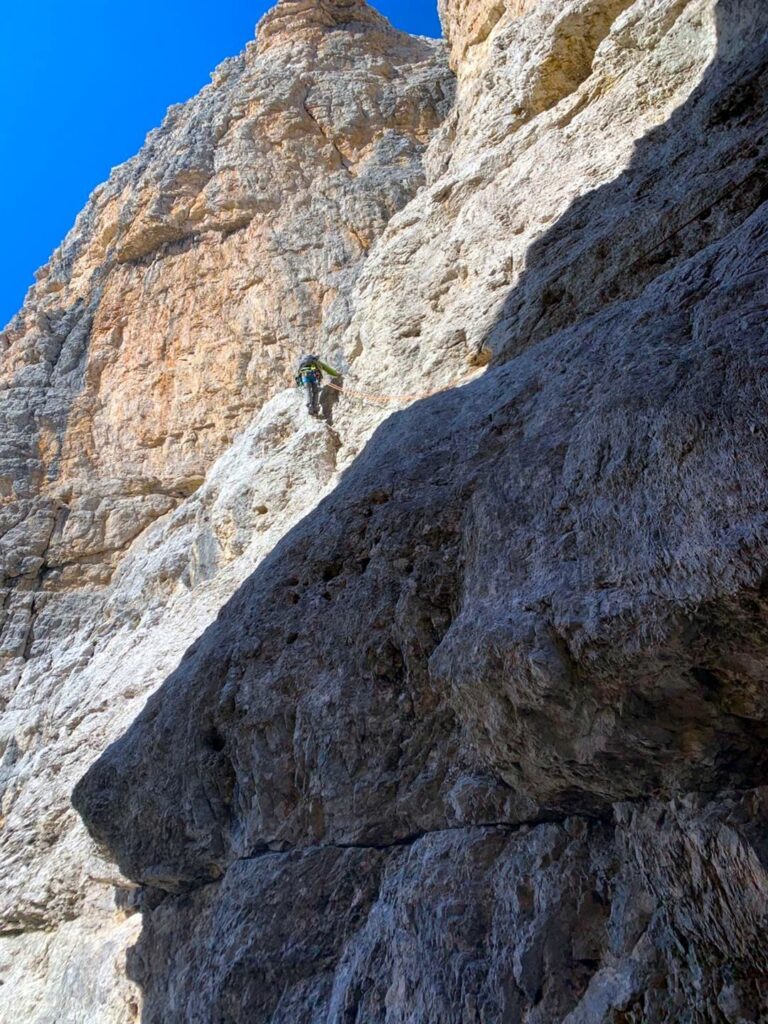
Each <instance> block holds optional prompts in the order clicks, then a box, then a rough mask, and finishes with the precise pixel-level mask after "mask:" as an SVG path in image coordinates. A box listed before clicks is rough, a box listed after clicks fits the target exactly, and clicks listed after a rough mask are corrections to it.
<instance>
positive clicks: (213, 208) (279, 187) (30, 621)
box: [0, 2, 453, 1020]
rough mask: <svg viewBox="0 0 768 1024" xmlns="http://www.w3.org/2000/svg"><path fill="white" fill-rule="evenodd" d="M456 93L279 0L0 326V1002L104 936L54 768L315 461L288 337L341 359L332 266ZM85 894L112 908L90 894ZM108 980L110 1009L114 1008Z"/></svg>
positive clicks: (193, 624)
mask: <svg viewBox="0 0 768 1024" xmlns="http://www.w3.org/2000/svg"><path fill="white" fill-rule="evenodd" d="M452 93H453V76H452V75H451V73H450V72H449V70H448V68H447V65H446V62H445V58H444V54H443V46H442V44H440V43H437V42H435V41H430V40H424V39H421V40H419V39H412V38H410V37H408V36H406V35H403V34H402V33H399V32H396V31H395V30H394V29H393V28H392V27H391V26H390V25H389V24H388V23H387V22H386V21H385V20H384V19H383V18H381V17H380V16H379V15H377V14H376V13H375V12H374V11H373V10H372V9H370V8H369V7H367V6H366V5H365V4H363V3H348V2H347V3H344V2H340V3H328V4H324V5H315V4H299V3H290V2H283V3H281V4H280V5H279V6H278V8H276V10H275V11H273V12H272V13H271V14H270V15H268V16H267V17H266V18H265V19H264V21H263V22H262V24H261V25H260V27H259V32H258V38H257V41H256V42H254V43H252V44H250V45H249V46H248V47H247V49H246V51H245V53H243V54H242V55H241V56H239V57H236V58H234V59H232V60H230V61H227V62H225V63H224V64H223V65H222V66H221V67H220V68H218V69H217V70H216V72H215V73H214V75H213V82H212V84H211V85H210V86H208V87H207V88H206V89H204V90H203V92H202V93H201V94H200V95H199V96H198V97H197V98H195V99H194V100H192V101H191V102H190V103H188V104H185V105H183V106H180V107H176V108H173V109H172V110H171V111H169V114H168V117H167V119H166V121H165V122H164V124H163V126H162V127H161V128H160V129H158V130H157V131H155V132H153V133H152V134H151V135H150V136H149V138H148V140H147V143H146V145H145V147H144V148H143V150H142V151H141V153H140V154H139V155H138V156H137V157H136V158H135V159H134V160H132V161H130V162H129V163H127V164H125V165H124V166H122V167H120V168H118V169H117V170H116V171H115V172H114V174H113V176H112V178H111V179H110V180H109V182H107V184H106V185H104V186H102V187H101V188H100V189H98V190H97V191H96V193H95V194H94V195H93V197H92V199H91V201H90V202H89V205H88V207H87V208H86V209H85V211H84V212H83V213H82V214H81V216H80V218H79V219H78V221H77V223H76V225H75V227H74V229H73V231H72V232H71V233H70V235H69V236H68V237H67V239H66V240H65V242H64V243H63V245H62V247H61V248H60V249H59V250H58V251H57V252H56V253H55V254H54V256H53V258H52V260H51V262H50V264H49V265H48V266H47V267H46V268H44V269H43V270H42V271H41V272H40V273H39V274H38V283H37V284H36V285H35V287H34V288H33V289H32V291H31V292H30V295H29V296H28V299H27V302H26V303H25V306H24V308H23V309H22V310H21V312H20V313H19V315H18V316H17V317H16V318H15V320H14V321H13V322H12V323H11V325H10V326H9V327H8V329H7V330H6V331H5V332H4V334H3V335H2V340H1V341H0V346H1V347H2V350H3V367H2V387H3V398H2V402H1V403H0V417H2V421H3V425H2V431H0V439H1V440H0V445H1V446H2V455H1V456H0V458H1V459H2V469H1V470H0V474H1V475H2V485H1V486H2V494H3V504H2V511H1V512H0V516H1V517H2V520H1V521H2V534H3V536H2V540H0V569H1V571H2V575H3V581H2V582H3V590H2V593H3V601H2V612H1V613H0V632H1V636H2V651H1V655H2V669H3V674H2V688H1V689H0V711H1V714H0V750H2V768H0V780H2V782H1V784H2V822H3V831H2V838H1V839H0V844H1V845H2V859H3V863H4V864H5V865H6V866H7V867H8V870H7V871H5V872H4V873H3V881H2V884H1V885H0V922H2V930H3V933H4V934H6V935H12V936H14V938H13V939H11V940H9V941H8V942H7V943H4V944H3V949H4V952H2V953H0V956H2V958H3V966H4V968H5V970H4V971H3V974H4V980H5V982H6V984H5V987H4V989H3V995H4V996H7V995H8V994H9V993H10V992H11V991H12V990H13V992H14V1000H15V1003H14V1005H13V1006H12V1007H9V1009H8V1014H9V1015H10V1016H11V1017H13V1018H14V1019H19V1016H21V1017H22V1018H23V1019H29V1020H32V1019H38V1017H35V1016H34V1015H35V1013H37V1014H38V1015H39V1019H40V1020H42V1019H44V1014H45V1013H50V1014H51V1017H52V1019H56V1020H61V1019H63V1018H64V1017H66V1014H67V1013H69V1012H70V1008H71V1007H70V1004H69V1003H68V1004H67V1006H68V1007H70V1008H68V1009H66V1010H65V1009H64V1008H63V1004H61V1003H60V1002H58V1003H57V1002H56V1001H55V1000H54V1003H53V1004H48V1003H46V1000H45V999H44V998H42V997H41V995H40V993H41V992H42V991H43V990H45V989H46V987H48V988H49V989H50V990H51V991H52V992H55V991H56V990H57V988H60V987H61V985H60V980H61V978H60V975H61V974H62V973H63V972H64V971H65V970H66V971H67V972H68V973H69V975H70V976H74V975H75V974H76V973H77V970H79V968H77V967H76V964H78V963H79V964H81V967H82V972H83V976H84V977H87V976H88V972H89V971H90V970H91V969H92V965H93V957H94V948H98V944H99V942H102V941H105V940H104V936H103V935H102V936H101V937H99V936H97V937H96V939H95V940H94V942H92V943H90V945H89V942H90V940H89V937H88V930H89V929H91V930H92V929H93V927H95V924H94V922H98V921H105V920H106V921H108V922H109V928H110V929H111V928H112V927H113V922H114V916H115V915H114V911H113V910H110V909H109V905H110V904H111V902H112V898H111V889H110V886H109V882H110V881H111V880H112V877H113V875H114V872H112V871H111V870H110V869H109V868H108V866H106V865H104V864H102V863H100V862H99V861H98V859H95V860H94V858H93V854H92V852H91V849H90V844H89V843H88V841H87V839H86V836H85V833H84V831H83V830H82V826H80V825H79V824H78V821H77V818H76V815H74V813H73V812H72V810H71V808H70V806H69V797H70V793H71V789H72V786H73V785H74V783H75V782H76V780H77V778H78V777H79V776H80V775H81V774H82V773H83V771H84V770H85V768H86V767H87V765H88V763H90V761H92V760H93V759H94V757H96V756H98V754H99V753H100V752H101V751H102V750H103V748H104V746H105V745H107V744H108V743H109V742H110V741H111V740H112V739H114V738H116V737H117V736H119V735H120V733H121V732H122V731H123V730H124V729H125V728H126V727H127V726H128V725H129V723H130V722H131V721H132V719H133V718H134V717H135V715H136V714H137V713H138V711H139V709H140V708H141V706H142V704H143V701H144V700H145V699H146V695H147V692H149V690H151V688H152V687H154V686H157V685H158V684H159V683H160V682H161V681H162V679H163V678H164V677H165V676H166V675H168V673H169V672H170V671H171V670H172V668H173V667H174V665H175V664H176V662H177V661H178V659H179V657H180V656H181V654H182V653H183V651H184V649H185V647H187V646H188V645H189V644H190V643H191V642H192V641H193V640H194V638H195V637H196V636H197V635H198V634H199V632H200V631H201V630H202V629H204V628H205V626H206V625H207V624H208V623H209V622H210V621H211V619H212V618H213V617H215V615H216V612H217V611H218V609H219V607H220V606H221V604H222V603H223V602H224V600H226V598H227V597H228V596H230V595H231V593H232V592H233V591H234V590H235V589H236V587H237V585H238V584H239V583H240V582H241V581H242V580H243V579H244V578H245V577H246V576H247V575H248V574H249V573H250V572H251V571H252V569H253V567H254V566H255V564H257V562H258V560H259V559H260V558H261V557H262V556H263V554H264V553H265V551H268V550H269V549H270V547H272V546H274V544H275V542H276V540H277V539H278V538H279V536H280V534H281V533H282V532H284V530H285V529H287V528H288V527H289V526H290V525H291V524H292V522H293V521H295V519H296V518H297V517H299V516H300V515H301V514H303V513H304V512H305V511H306V510H307V509H309V508H311V506H312V504H313V503H314V502H315V501H316V500H317V499H318V496H319V495H320V493H322V488H323V486H324V485H325V484H326V483H327V482H328V481H329V479H330V477H331V475H332V474H333V472H334V469H335V455H336V452H337V450H338V447H339V439H338V436H337V435H336V434H335V433H334V432H333V431H332V430H329V429H323V430H318V429H313V427H312V426H311V425H310V426H308V425H306V424H305V423H304V421H303V419H302V418H300V416H299V410H300V406H299V404H298V400H297V399H296V400H294V396H293V395H292V394H290V393H288V394H286V391H285V389H286V387H289V386H290V383H291V380H292V375H293V368H294V365H295V362H296V359H297V355H298V354H299V353H300V352H301V351H302V349H303V350H310V351H311V350H313V349H315V348H322V349H323V350H325V351H328V350H329V349H331V348H332V347H333V349H334V352H335V354H336V355H338V357H339V360H340V362H341V363H342V365H343V364H344V363H345V362H346V360H347V358H348V355H349V354H348V353H346V352H345V350H344V348H343V346H342V345H341V342H340V338H341V335H342V333H343V331H344V328H345V326H346V324H347V323H348V320H349V309H348V298H349V293H350V290H351V288H352V285H353V283H354V280H355V278H356V277H357V275H358V274H359V271H360V267H361V265H362V263H363V261H364V259H365V256H366V253H367V251H368V249H369V248H370V246H371V245H372V243H373V241H374V240H375V238H376V237H377V236H378V235H379V234H380V233H381V231H382V229H383V228H384V226H385V224H386V223H387V221H388V220H389V218H390V217H391V216H392V214H393V213H394V212H395V211H396V210H397V209H399V208H400V207H402V206H403V205H405V204H406V203H407V202H408V201H409V200H410V199H411V198H412V197H413V195H414V194H415V192H416V191H417V189H418V188H419V187H420V186H421V185H422V184H423V182H424V171H423V169H422V153H423V150H424V146H425V144H426V142H427V140H428V139H429V137H430V135H431V133H432V132H433V130H434V129H435V127H436V126H437V125H438V124H439V123H440V121H441V120H442V119H443V117H444V116H445V115H446V113H447V112H448V109H449V106H450V102H451V97H452ZM260 410H261V413H260ZM254 417H255V419H254ZM243 428H246V429H245V432H244V433H242V430H243ZM238 431H240V432H241V433H240V434H239V435H238ZM236 435H238V440H237V441H236V442H235V445H234V447H230V445H231V443H232V441H233V438H234V437H235V436H236ZM220 456H221V458H222V460H223V461H221V462H220V463H218V468H217V469H215V470H213V469H212V468H211V467H212V465H213V463H214V462H215V460H216V459H217V458H218V457H220ZM276 456H277V457H276ZM204 480H205V483H203V481H204ZM94 879H95V880H96V881H94ZM93 904H100V905H101V904H104V905H106V907H107V912H106V916H105V913H104V912H103V907H102V909H99V910H97V911H96V912H95V916H93V915H92V917H87V913H86V912H87V910H88V908H89V907H90V906H91V905H93ZM83 914H86V917H87V922H86V923H85V924H84V925H83V928H82V929H81V930H80V931H78V928H77V922H78V921H80V922H83V921H85V920H86V918H84V917H83ZM118 916H120V915H118ZM65 922H72V924H66V925H65ZM88 922H90V923H88ZM135 923H136V919H135V918H134V919H133V921H127V922H125V925H124V927H125V928H126V929H128V930H130V929H134V930H135ZM60 926H63V928H64V930H63V931H61V930H60V931H58V932H56V933H55V938H53V937H52V935H53V934H54V933H52V932H51V929H55V928H60ZM120 927H123V925H122V924H120ZM124 946H125V941H124V936H122V937H118V941H117V945H116V948H117V950H118V953H119V952H120V950H121V949H123V950H124ZM104 948H105V950H106V945H105V947H104ZM105 963H106V964H107V968H108V967H109V956H108V955H107V953H106V952H105ZM107 968H105V970H107ZM8 972H12V973H10V974H9V973H8ZM107 973H109V971H108V970H107ZM112 986H113V987H114V983H113V982H112ZM64 987H66V986H64ZM97 988H98V986H90V985H88V984H85V985H84V986H83V992H82V1002H81V1003H78V1002H77V997H76V996H75V995H74V994H73V995H72V996H71V1000H72V1002H71V1006H75V1007H77V1006H78V1005H79V1006H80V1007H81V1009H80V1011H79V1016H77V1018H76V1019H78V1020H80V1019H82V1020H94V1019H95V1018H96V1017H97V1016H99V1014H102V1015H106V1014H107V1012H108V1011H107V1010H106V1009H105V1008H104V1006H102V1005H101V1003H99V1001H98V1000H100V999H101V998H102V996H103V995H104V993H105V992H107V993H108V990H109V984H107V983H106V982H105V984H104V985H103V986H102V987H101V990H100V991H98V992H96V990H97ZM92 990H93V992H95V993H96V994H95V995H94V999H96V1003H95V1004H94V1006H92V1007H90V1008H89V1007H88V1003H87V1000H88V996H87V993H88V992H89V991H92ZM58 998H59V997H58V996H57V997H56V999H58ZM68 998H69V997H68ZM127 998H128V1000H129V1003H128V1005H127V1006H126V1007H124V1008H123V1007H120V1009H119V1011H115V1012H120V1013H123V1012H125V1013H128V1014H129V1017H130V1013H131V1012H132V1011H131V1007H130V998H131V997H127ZM57 1007H58V1009H57ZM72 1012H74V1011H72ZM109 1012H112V1011H109ZM4 1019H5V1018H4ZM45 1019H47V1018H45ZM67 1019H68V1018H67ZM73 1019H74V1018H73ZM104 1019H106V1016H104Z"/></svg>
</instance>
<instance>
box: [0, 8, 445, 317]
mask: <svg viewBox="0 0 768 1024" xmlns="http://www.w3.org/2000/svg"><path fill="white" fill-rule="evenodd" d="M0 6H1V7H2V10H0V224H2V228H3V244H2V259H1V260H0V328H2V326H4V325H5V324H6V322H7V321H8V320H9V319H10V318H11V316H13V314H14V313H15V312H16V310H17V309H18V308H19V306H20V305H21V303H22V300H23V298H24V294H25V292H26V290H27V288H28V287H29V285H31V284H32V281H33V273H34V271H35V270H36V269H37V268H38V267H40V266H42V265H43V264H44V263H45V262H46V261H47V259H48V256H49V255H50V253H51V252H52V251H53V249H55V247H56V246H57V245H58V244H59V242H60V241H61V240H62V239H63V237H64V235H65V234H66V233H67V231H68V230H69V228H70V227H71V226H72V223H73V221H74V219H75V217H76V215H77V213H78V212H79V210H80V209H82V207H83V206H84V204H85V201H86V199H87V198H88V195H89V193H90V192H91V191H92V190H93V189H94V188H95V186H96V185H98V184H99V182H101V181H104V180H105V179H106V178H107V177H108V176H109V171H110V168H112V167H114V166H115V165H116V164H119V163H122V162H123V161H124V160H127V159H128V157H130V156H132V155H133V154H134V153H135V152H136V151H137V150H138V148H139V147H140V146H141V144H142V142H143V140H144V136H145V135H146V134H147V132H148V131H149V130H150V129H151V128H154V127H155V126H156V125H158V124H159V123H160V121H161V120H162V118H163V115H164V114H165V110H166V108H167V107H168V106H169V105H170V104H171V103H179V102H181V101H183V100H186V99H189V97H190V96H193V95H194V94H195V93H196V92H198V90H199V89H201V88H202V87H203V86H204V85H205V84H206V83H207V82H208V81H209V73H210V72H211V71H212V70H213V69H214V67H215V66H216V65H217V64H218V63H219V62H220V61H222V60H223V59H224V58H225V57H231V56H232V55H233V54H236V53H239V52H240V50H242V49H243V47H244V46H245V44H246V43H247V42H248V41H249V40H250V39H252V38H253V30H254V26H255V24H256V22H257V21H258V19H259V18H260V17H261V15H262V14H263V13H264V11H266V10H267V9H268V8H269V7H271V6H272V3H271V2H269V0H215V2H213V3H212V2H211V0H207V2H203V0H129V2H127V3H121V2H120V0H68V2H67V0H4V2H0ZM375 6H376V7H377V8H378V9H379V10H380V11H382V13H384V14H386V16H387V17H388V18H389V19H390V20H391V21H392V22H394V24H395V25H397V26H398V28H403V29H406V30H407V31H409V32H418V33H420V34H422V35H430V36H438V35H439V34H440V26H439V22H438V19H437V13H436V10H435V7H436V4H435V2H434V0H379V2H376V3H375Z"/></svg>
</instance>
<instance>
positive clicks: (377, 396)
mask: <svg viewBox="0 0 768 1024" xmlns="http://www.w3.org/2000/svg"><path fill="white" fill-rule="evenodd" d="M767 156H768V149H766V150H763V151H762V152H760V153H759V154H758V156H757V157H756V158H755V159H754V161H753V163H752V166H751V167H750V169H749V171H748V173H747V174H745V175H744V177H742V178H739V180H738V181H736V182H734V183H732V184H729V185H727V186H726V187H725V188H724V189H722V190H721V191H720V192H718V193H717V194H716V195H715V196H714V198H712V199H710V200H709V201H708V202H707V203H706V204H705V205H704V206H702V207H700V209H698V210H697V212H696V213H695V214H693V216H691V217H689V218H688V219H687V220H685V221H684V222H683V223H682V224H680V225H678V227H676V228H673V230H672V231H670V232H668V233H667V234H666V235H664V237H663V238H662V239H661V240H660V241H658V242H656V243H655V244H654V245H652V246H651V248H650V249H647V250H646V251H645V252H643V253H641V254H640V255H639V256H637V257H636V258H635V259H634V260H633V261H632V262H631V263H630V264H629V266H628V267H627V269H628V270H632V269H633V268H634V267H635V266H637V264H638V263H640V262H641V261H643V260H646V259H648V257H649V256H651V255H652V254H653V253H655V252H656V251H657V250H658V249H660V248H661V246H662V245H664V243H665V242H668V241H669V240H670V239H671V238H674V237H675V235H679V234H680V233H681V232H682V231H685V229H686V228H687V227H690V225H691V224H693V223H694V222H695V221H697V220H698V219H699V218H700V217H701V215H702V214H703V213H706V211H707V210H711V209H712V208H713V207H715V206H718V205H719V204H720V203H721V202H722V201H723V200H724V199H728V198H729V197H730V196H731V195H733V194H735V193H736V192H737V191H738V190H739V189H740V188H742V187H743V186H744V185H746V183H747V182H748V181H749V179H750V178H751V177H752V176H753V175H754V174H755V173H756V172H759V171H760V170H761V169H762V168H763V167H764V164H765V160H766V157H767ZM284 347H285V348H288V349H292V350H293V351H294V352H298V351H302V352H303V351H304V350H303V349H299V347H298V346H297V345H292V344H291V343H290V342H286V343H285V344H284ZM478 369H479V367H473V368H471V369H469V370H468V371H467V372H466V373H465V374H464V375H463V376H461V377H456V378H454V379H453V380H451V381H449V382H448V383H447V384H443V385H442V387H439V388H431V389H430V390H428V391H413V392H403V393H401V394H384V393H383V392H378V391H361V390H358V389H356V388H354V387H351V388H349V387H346V386H343V385H340V384H334V383H333V381H332V380H331V381H329V382H328V383H327V384H325V385H324V386H325V387H328V388H332V389H333V390H334V391H337V392H338V393H339V394H341V395H346V396H347V397H348V398H357V399H359V400H360V401H362V402H370V403H371V404H373V405H378V406H379V407H380V408H386V407H387V406H388V405H389V404H391V403H393V402H416V401H419V400H420V399H422V398H431V397H432V395H439V394H441V393H442V392H443V391H448V390H449V389H450V388H453V387H457V386H459V385H460V384H463V383H464V382H465V381H466V380H467V379H468V378H469V377H470V375H471V374H472V373H473V372H474V371H476V370H478ZM344 376H345V377H346V374H345V375H344ZM353 381H354V375H353Z"/></svg>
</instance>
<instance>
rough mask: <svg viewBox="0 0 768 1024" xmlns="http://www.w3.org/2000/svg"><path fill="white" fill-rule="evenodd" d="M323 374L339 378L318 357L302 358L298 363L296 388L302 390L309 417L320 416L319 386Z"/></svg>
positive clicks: (335, 372)
mask: <svg viewBox="0 0 768 1024" xmlns="http://www.w3.org/2000/svg"><path fill="white" fill-rule="evenodd" d="M323 373H327V374H328V376H329V377H340V376H341V374H340V373H339V372H338V370H334V369H333V367H332V366H329V365H328V364H327V363H324V362H322V360H321V359H320V358H319V356H304V357H303V358H302V360H301V362H300V363H299V371H298V373H297V374H296V386H297V387H300V388H304V392H305V394H306V396H307V411H308V412H309V415H310V416H319V415H320V385H321V384H322V383H323Z"/></svg>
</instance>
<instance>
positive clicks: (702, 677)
mask: <svg viewBox="0 0 768 1024" xmlns="http://www.w3.org/2000/svg"><path fill="white" fill-rule="evenodd" d="M691 675H692V676H693V678H694V679H695V680H696V682H697V683H701V685H702V686H703V687H704V689H705V690H709V691H710V693H719V692H720V691H721V690H722V689H723V686H724V683H723V680H722V679H720V677H719V676H716V675H715V673H714V672H711V671H710V670H709V669H708V668H704V666H703V665H697V666H696V667H695V668H692V669H691Z"/></svg>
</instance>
